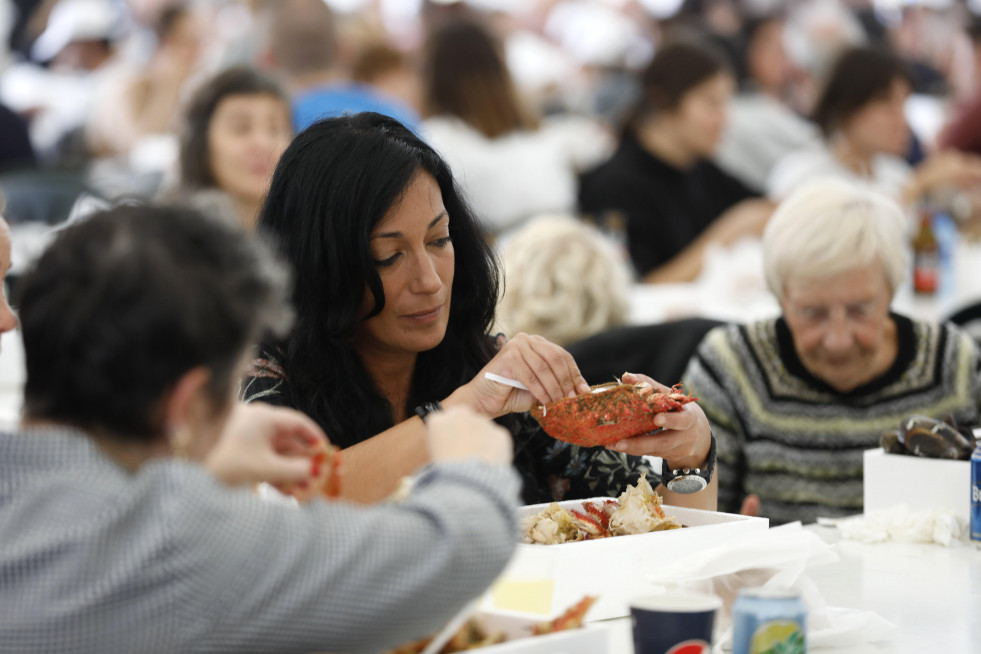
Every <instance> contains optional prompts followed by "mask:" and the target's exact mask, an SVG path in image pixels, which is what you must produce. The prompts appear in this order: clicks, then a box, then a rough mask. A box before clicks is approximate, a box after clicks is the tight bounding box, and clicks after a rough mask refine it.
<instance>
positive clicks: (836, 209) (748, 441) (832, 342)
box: [684, 180, 981, 522]
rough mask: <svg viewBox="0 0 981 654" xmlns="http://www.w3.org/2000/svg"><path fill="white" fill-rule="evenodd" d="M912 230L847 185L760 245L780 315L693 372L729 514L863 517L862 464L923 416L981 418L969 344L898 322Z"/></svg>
mask: <svg viewBox="0 0 981 654" xmlns="http://www.w3.org/2000/svg"><path fill="white" fill-rule="evenodd" d="M904 225H905V219H904V216H903V213H902V211H901V210H900V208H899V206H898V205H897V204H896V203H895V202H893V201H892V200H889V199H887V198H884V197H882V196H881V195H880V194H878V193H876V192H874V191H871V190H869V189H865V188H859V187H855V186H854V185H850V184H848V183H846V182H843V181H840V180H827V181H824V182H821V183H817V184H814V185H811V186H807V187H805V188H803V189H801V190H799V191H797V192H795V193H794V194H793V195H791V196H790V197H789V198H787V200H785V201H784V202H783V203H782V204H781V205H780V207H779V208H778V209H777V211H776V212H775V213H774V215H773V217H772V218H771V219H770V222H769V223H768V224H767V227H766V231H765V232H764V234H763V259H764V261H763V263H764V268H765V272H766V278H767V283H768V285H769V287H770V290H771V291H772V292H773V294H774V295H775V296H776V298H777V300H778V301H779V303H780V308H781V314H782V315H781V316H780V317H778V318H775V319H769V320H763V321H759V322H755V323H750V324H745V325H728V326H724V327H719V328H717V329H715V330H713V331H711V332H709V334H708V335H707V336H706V337H705V340H704V341H703V342H702V344H701V346H699V349H698V352H697V354H696V355H695V357H694V358H693V359H692V361H691V362H690V364H689V366H688V370H687V371H686V373H685V375H684V383H685V384H686V385H690V386H691V388H692V389H693V392H694V394H695V395H697V396H698V398H699V403H700V404H701V406H702V408H703V409H704V410H705V414H706V415H707V416H708V419H709V421H710V422H711V424H712V431H713V433H714V434H715V437H716V438H717V439H718V456H719V471H720V475H719V485H720V491H719V496H720V503H721V505H722V507H723V510H727V511H735V510H738V509H739V507H740V503H741V502H742V501H743V500H744V499H745V498H746V497H747V496H749V495H755V496H757V497H758V500H759V502H760V504H761V515H763V516H766V517H768V518H770V519H771V520H773V521H775V522H790V521H793V520H801V521H802V522H813V521H814V520H815V519H816V518H817V517H818V516H844V515H851V514H854V513H860V512H861V511H862V453H863V452H864V451H865V450H867V449H870V448H875V447H878V446H879V437H880V436H881V435H882V433H883V432H885V431H887V430H890V429H895V428H897V427H898V426H899V423H900V420H901V419H903V418H905V417H907V416H910V415H913V414H919V415H924V416H931V417H934V418H939V419H942V418H944V417H946V416H947V415H948V414H949V415H953V417H954V418H955V419H956V420H957V422H958V423H959V424H966V425H970V424H974V423H975V422H976V421H977V419H978V409H979V397H981V378H979V372H978V366H979V359H978V352H977V351H976V348H975V345H974V344H973V342H972V340H971V338H970V337H969V336H968V335H967V334H965V333H964V332H962V331H960V330H959V329H958V328H957V327H955V326H953V325H951V324H950V323H947V324H943V325H935V324H929V323H925V322H920V321H916V320H911V319H910V318H907V317H905V316H901V315H899V314H896V313H893V312H891V311H890V308H889V306H890V303H891V301H892V298H893V296H894V294H895V292H896V289H897V288H898V286H899V285H900V284H901V283H902V281H903V279H904V277H905V276H906V274H907V270H908V265H907V264H908V255H907V252H906V242H905V234H906V232H905V230H904Z"/></svg>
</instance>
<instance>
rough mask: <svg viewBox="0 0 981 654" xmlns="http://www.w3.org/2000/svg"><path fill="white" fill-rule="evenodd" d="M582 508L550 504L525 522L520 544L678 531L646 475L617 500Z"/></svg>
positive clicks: (590, 504) (595, 501)
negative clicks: (580, 509) (668, 530)
mask: <svg viewBox="0 0 981 654" xmlns="http://www.w3.org/2000/svg"><path fill="white" fill-rule="evenodd" d="M582 509H583V510H582V511H577V510H575V509H565V508H563V507H561V506H559V505H558V504H557V503H555V502H553V503H552V504H550V505H549V506H548V507H546V508H545V509H544V510H542V511H540V512H538V513H536V514H535V515H533V516H529V517H528V518H526V519H525V521H524V523H523V524H522V528H523V529H522V531H523V533H524V537H523V542H525V543H538V544H541V545H559V544H561V543H571V542H576V541H581V540H592V539H596V538H609V537H611V536H626V535H630V534H647V533H650V532H652V531H664V530H667V529H680V528H681V523H680V522H678V519H677V518H675V517H674V516H668V515H665V513H664V510H663V509H662V508H661V496H660V495H658V494H657V493H656V492H654V489H653V488H651V485H650V482H648V481H647V476H646V475H641V477H640V479H638V480H637V484H636V485H634V486H628V487H627V490H625V491H624V492H622V493H621V494H620V497H619V498H617V499H615V500H593V501H588V502H583V504H582Z"/></svg>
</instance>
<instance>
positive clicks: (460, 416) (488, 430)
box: [426, 407, 514, 465]
mask: <svg viewBox="0 0 981 654" xmlns="http://www.w3.org/2000/svg"><path fill="white" fill-rule="evenodd" d="M426 427H427V430H426V442H427V443H428V445H429V454H430V456H431V457H432V460H433V462H435V463H439V462H440V461H460V460H464V459H479V460H481V461H483V462H485V463H492V464H502V465H504V464H508V463H511V458H512V457H513V455H514V452H513V448H514V445H513V443H512V441H511V434H509V433H508V431H507V430H506V429H504V428H503V427H499V426H498V425H495V424H494V423H493V422H491V421H490V420H488V419H487V418H482V417H481V416H479V415H477V414H476V413H474V412H473V411H471V410H470V409H467V408H466V407H454V408H448V409H447V410H446V411H441V412H438V413H434V414H432V415H430V416H429V418H428V420H427V422H426Z"/></svg>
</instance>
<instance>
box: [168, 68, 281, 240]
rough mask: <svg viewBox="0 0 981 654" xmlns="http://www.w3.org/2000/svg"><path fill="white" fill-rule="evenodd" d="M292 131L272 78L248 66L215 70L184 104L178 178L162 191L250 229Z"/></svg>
mask: <svg viewBox="0 0 981 654" xmlns="http://www.w3.org/2000/svg"><path fill="white" fill-rule="evenodd" d="M292 137H293V130H292V120H291V114H290V105H289V98H288V97H287V95H286V93H285V91H284V90H283V89H282V88H281V87H280V86H279V84H278V83H277V82H276V81H275V80H273V79H272V78H269V77H267V76H266V75H264V74H262V73H260V72H258V71H256V70H255V69H252V68H247V67H239V68H231V69H229V70H226V71H224V72H222V73H219V74H218V75H216V76H215V77H213V78H211V79H209V80H206V81H205V82H204V83H203V84H202V85H201V87H200V88H199V89H198V90H197V92H196V93H195V95H194V97H193V98H192V99H191V102H190V104H189V106H188V108H187V115H186V117H185V120H184V126H183V131H182V134H181V145H180V176H179V184H178V187H177V189H176V190H172V191H170V192H168V193H167V194H165V195H168V196H173V198H174V199H175V200H181V201H185V202H190V203H191V204H192V205H194V206H198V207H200V208H203V209H208V210H209V211H211V212H214V213H218V214H221V215H223V216H225V217H227V218H229V219H231V220H233V221H234V222H237V223H239V224H241V225H242V226H243V227H244V228H246V229H249V230H251V229H253V228H254V227H255V223H256V220H258V216H259V210H260V208H261V207H262V201H263V200H264V199H265V197H266V193H267V192H268V190H269V183H270V180H271V179H272V174H273V171H274V170H275V168H276V163H277V162H278V161H279V157H280V156H281V155H282V154H283V151H284V150H286V146H288V145H289V143H290V139H292Z"/></svg>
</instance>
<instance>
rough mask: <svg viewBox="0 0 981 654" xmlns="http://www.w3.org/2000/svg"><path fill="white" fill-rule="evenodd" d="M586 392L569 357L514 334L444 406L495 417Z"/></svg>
mask: <svg viewBox="0 0 981 654" xmlns="http://www.w3.org/2000/svg"><path fill="white" fill-rule="evenodd" d="M485 372H492V373H494V374H497V375H500V376H502V377H509V378H511V379H515V380H517V381H519V382H521V383H522V384H524V385H525V386H526V387H528V390H527V391H523V390H521V389H517V388H512V387H511V386H506V385H504V384H502V383H500V382H496V381H492V380H490V379H487V378H486V377H484V373H485ZM588 392H589V384H587V383H586V380H585V379H584V378H583V376H582V374H581V373H580V372H579V366H577V365H576V362H575V360H574V359H573V358H572V355H571V354H569V353H568V352H566V351H565V350H564V349H562V348H561V347H559V346H558V345H556V344H554V343H552V342H550V341H548V340H547V339H545V338H543V337H541V336H530V335H528V334H518V335H517V336H515V337H514V338H512V339H511V340H510V341H508V342H507V343H505V344H504V345H503V346H502V347H501V349H500V351H499V352H498V353H497V355H496V356H495V357H494V358H493V359H491V360H490V362H489V363H488V364H487V365H486V366H484V368H483V369H482V370H481V371H480V372H479V373H477V376H476V377H474V378H473V379H472V380H471V381H470V382H469V383H467V384H466V385H464V386H461V387H460V388H458V389H457V390H456V391H454V393H453V394H452V395H451V396H450V397H449V398H447V399H446V400H445V401H444V404H446V405H448V406H451V405H456V404H461V405H465V406H469V407H470V408H471V409H473V410H474V411H477V412H478V413H480V414H482V415H484V416H487V417H490V418H497V417H499V416H502V415H505V414H508V413H517V412H520V411H528V410H529V409H531V407H532V406H534V405H536V404H547V403H548V402H556V401H558V400H563V399H565V398H569V397H575V396H576V395H582V394H583V393H588Z"/></svg>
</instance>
